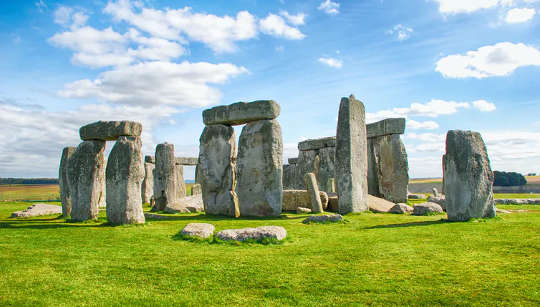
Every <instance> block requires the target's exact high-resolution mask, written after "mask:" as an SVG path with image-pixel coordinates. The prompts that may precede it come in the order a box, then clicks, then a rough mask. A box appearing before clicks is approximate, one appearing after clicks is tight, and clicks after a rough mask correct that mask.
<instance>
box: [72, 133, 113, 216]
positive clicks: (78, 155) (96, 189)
mask: <svg viewBox="0 0 540 307" xmlns="http://www.w3.org/2000/svg"><path fill="white" fill-rule="evenodd" d="M104 150H105V141H84V142H82V143H80V144H79V146H78V147H77V150H75V152H74V153H73V155H72V156H71V159H69V162H68V180H69V190H70V192H71V219H72V220H74V221H86V220H92V219H97V215H98V211H99V208H98V204H100V203H102V202H104V200H103V199H104V196H105V195H104V194H105V193H104V192H105V191H104V186H105V156H104V155H103V151H104Z"/></svg>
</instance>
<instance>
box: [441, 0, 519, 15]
mask: <svg viewBox="0 0 540 307" xmlns="http://www.w3.org/2000/svg"><path fill="white" fill-rule="evenodd" d="M435 1H436V2H438V3H439V12H441V13H443V14H459V13H472V12H475V11H478V10H481V9H489V8H494V7H497V6H508V5H511V4H512V3H513V1H512V0H435Z"/></svg>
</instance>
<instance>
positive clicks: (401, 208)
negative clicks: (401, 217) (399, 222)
mask: <svg viewBox="0 0 540 307" xmlns="http://www.w3.org/2000/svg"><path fill="white" fill-rule="evenodd" d="M413 210H414V208H413V207H411V206H409V205H407V204H404V203H399V204H395V205H394V206H393V207H392V209H390V211H389V212H390V213H397V214H405V213H411V212H413Z"/></svg>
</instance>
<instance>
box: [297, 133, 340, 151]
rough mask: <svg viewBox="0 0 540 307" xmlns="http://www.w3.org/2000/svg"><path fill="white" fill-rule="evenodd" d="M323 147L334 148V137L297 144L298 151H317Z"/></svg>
mask: <svg viewBox="0 0 540 307" xmlns="http://www.w3.org/2000/svg"><path fill="white" fill-rule="evenodd" d="M325 147H336V137H335V136H330V137H325V138H320V139H310V140H305V141H302V142H300V143H298V150H317V149H321V148H325Z"/></svg>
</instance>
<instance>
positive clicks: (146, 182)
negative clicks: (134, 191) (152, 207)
mask: <svg viewBox="0 0 540 307" xmlns="http://www.w3.org/2000/svg"><path fill="white" fill-rule="evenodd" d="M148 157H152V156H146V157H145V159H144V161H148V160H149V159H147V158H148ZM152 158H153V157H152ZM153 161H155V160H153ZM155 168H156V165H155V164H154V163H150V162H144V179H143V182H142V189H141V197H142V202H143V204H148V203H150V200H151V199H152V196H154V169H155Z"/></svg>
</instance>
